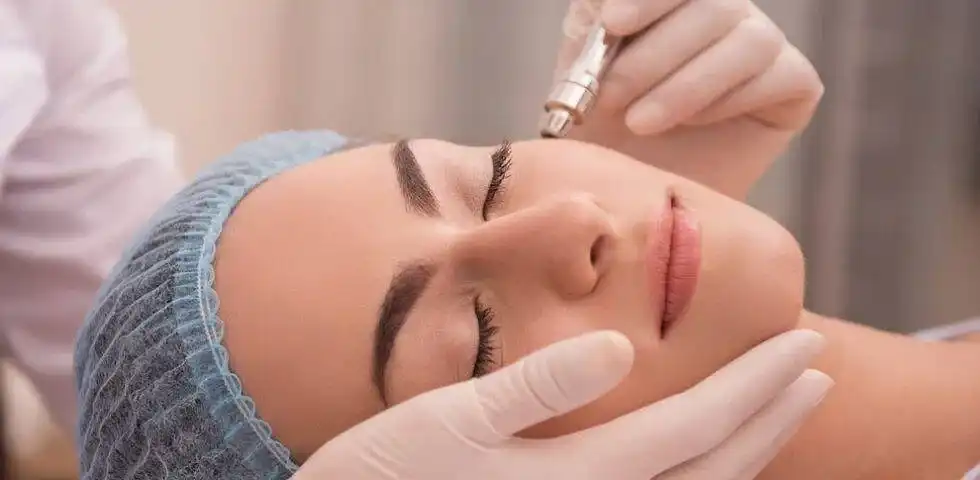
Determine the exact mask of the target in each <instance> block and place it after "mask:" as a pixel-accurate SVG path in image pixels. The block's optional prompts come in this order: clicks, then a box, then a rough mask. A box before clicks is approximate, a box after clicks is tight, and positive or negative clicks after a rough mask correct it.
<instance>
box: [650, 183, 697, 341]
mask: <svg viewBox="0 0 980 480" xmlns="http://www.w3.org/2000/svg"><path fill="white" fill-rule="evenodd" d="M647 266H648V270H649V274H650V281H651V285H650V289H651V292H652V293H653V295H651V298H652V299H653V302H654V308H655V309H656V311H657V312H658V313H660V337H661V338H664V337H665V336H666V335H667V334H668V333H669V332H670V331H671V330H672V329H673V328H674V327H676V326H677V324H678V323H679V322H680V321H681V319H683V318H684V313H685V312H686V311H687V308H688V306H689V305H690V303H691V297H693V296H694V290H695V287H696V286H697V282H698V273H699V272H700V270H701V228H700V226H699V225H698V223H697V221H696V219H695V218H694V217H693V216H692V215H691V214H690V212H689V211H688V210H686V209H685V208H684V207H683V205H682V204H681V203H680V199H679V198H678V197H677V196H676V195H675V194H674V193H673V192H671V193H669V194H668V198H667V208H665V209H664V210H663V212H661V214H660V215H659V216H658V217H657V218H656V219H655V220H654V222H653V225H652V226H651V231H650V237H649V245H648V255H647Z"/></svg>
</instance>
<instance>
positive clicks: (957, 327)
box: [915, 317, 980, 480]
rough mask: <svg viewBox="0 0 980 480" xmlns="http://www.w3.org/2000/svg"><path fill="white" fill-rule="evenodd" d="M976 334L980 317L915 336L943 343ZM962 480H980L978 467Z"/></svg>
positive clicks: (924, 331) (978, 454) (978, 330)
mask: <svg viewBox="0 0 980 480" xmlns="http://www.w3.org/2000/svg"><path fill="white" fill-rule="evenodd" d="M978 332H980V317H978V318H974V319H970V320H965V321H962V322H957V323H951V324H949V325H941V326H938V327H934V328H930V329H927V330H922V331H919V332H916V333H915V336H916V337H918V338H921V339H923V340H930V341H943V340H952V339H954V338H956V337H962V336H963V335H968V334H971V333H978ZM978 408H980V406H978ZM977 457H980V452H977ZM963 480H980V465H977V466H976V467H973V470H970V471H969V472H967V473H966V475H964V476H963Z"/></svg>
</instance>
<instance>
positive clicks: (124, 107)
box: [0, 0, 180, 428]
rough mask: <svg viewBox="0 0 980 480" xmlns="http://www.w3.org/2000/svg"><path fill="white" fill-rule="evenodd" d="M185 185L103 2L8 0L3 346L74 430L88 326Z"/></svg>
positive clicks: (2, 111)
mask: <svg viewBox="0 0 980 480" xmlns="http://www.w3.org/2000/svg"><path fill="white" fill-rule="evenodd" d="M179 185H180V175H179V173H178V169H177V168H176V165H175V163H174V160H173V149H172V141H171V139H170V138H169V137H166V136H162V135H159V134H158V133H157V132H154V131H153V130H152V129H151V127H150V125H149V122H148V121H147V119H146V117H145V115H144V112H143V109H142V107H141V106H140V103H139V101H138V100H137V98H136V95H135V92H134V90H133V86H132V83H131V78H130V69H129V63H128V58H127V52H126V41H125V37H124V34H123V31H122V28H121V26H120V24H119V21H118V18H117V17H116V15H115V14H114V12H113V11H112V10H111V9H110V8H109V6H108V5H106V4H105V3H103V2H101V1H98V0H0V342H2V344H3V349H4V351H3V352H2V353H3V355H4V356H6V357H10V358H12V359H13V361H14V363H15V364H16V365H17V366H18V367H19V368H20V369H21V370H23V372H24V373H25V374H26V375H28V377H29V378H30V379H31V381H32V382H33V383H34V385H35V386H36V387H37V388H38V390H39V391H40V392H41V395H42V396H43V398H44V399H45V403H46V404H47V405H48V407H49V408H50V409H51V410H52V412H53V413H54V416H55V417H56V420H57V421H58V423H60V424H61V425H62V426H64V427H72V428H73V426H74V421H75V420H74V417H75V397H76V394H75V389H74V372H73V369H72V356H73V343H74V339H75V334H76V330H77V328H78V327H79V325H80V324H81V322H82V320H83V318H84V316H85V313H86V311H87V310H88V308H89V307H90V303H91V301H92V300H93V297H94V295H95V292H96V290H97V289H98V287H99V285H100V284H101V282H102V280H103V277H104V276H105V275H106V274H107V273H108V271H109V269H110V268H111V267H112V265H113V264H114V262H115V260H116V258H117V256H118V255H119V253H120V252H121V250H122V248H123V247H124V245H125V244H126V242H128V240H129V238H130V236H131V235H132V234H133V232H134V231H135V230H136V229H137V228H139V227H140V226H141V224H142V223H143V221H144V220H145V219H146V218H147V217H148V216H149V215H150V214H151V213H152V211H153V210H155V209H156V208H157V206H158V205H159V204H160V203H161V202H162V201H164V200H165V199H166V198H168V197H169V196H170V195H171V193H172V192H173V191H175V189H176V188H177V187H178V186H179Z"/></svg>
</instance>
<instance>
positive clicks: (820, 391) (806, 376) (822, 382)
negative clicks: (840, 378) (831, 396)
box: [798, 368, 836, 405]
mask: <svg viewBox="0 0 980 480" xmlns="http://www.w3.org/2000/svg"><path fill="white" fill-rule="evenodd" d="M798 381H800V382H804V383H806V384H807V388H808V389H809V390H811V391H812V392H813V397H814V401H813V403H814V405H816V404H819V403H820V402H822V401H823V399H824V397H826V396H827V393H828V392H829V391H830V389H831V388H834V385H835V384H836V382H834V379H833V378H830V375H827V374H826V373H823V372H821V371H820V370H815V369H812V368H811V369H807V370H806V371H804V372H803V374H802V375H800V378H799V380H798Z"/></svg>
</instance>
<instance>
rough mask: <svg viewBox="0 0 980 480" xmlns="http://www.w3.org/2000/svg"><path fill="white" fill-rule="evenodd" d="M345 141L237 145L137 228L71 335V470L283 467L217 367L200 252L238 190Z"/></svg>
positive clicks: (253, 475) (208, 252)
mask: <svg viewBox="0 0 980 480" xmlns="http://www.w3.org/2000/svg"><path fill="white" fill-rule="evenodd" d="M348 144H349V143H348V141H347V139H346V138H344V137H343V136H341V135H338V134H336V133H333V132H329V131H322V132H284V133H277V134H273V135H270V136H267V137H265V138H262V139H259V140H256V141H253V142H251V143H247V144H245V145H242V146H241V147H239V148H238V149H237V150H235V151H234V152H233V153H231V154H230V155H228V156H227V157H225V158H223V159H221V160H219V161H218V162H216V163H215V164H213V165H212V166H211V167H209V168H207V169H206V170H204V171H203V172H202V173H201V174H200V175H199V176H198V178H197V179H196V180H194V181H193V182H192V183H191V184H189V185H188V186H187V187H186V188H184V189H183V190H182V191H181V192H179V193H178V194H177V195H176V196H174V198H172V199H171V201H170V202H169V203H168V204H166V205H165V206H164V207H163V208H162V209H161V211H159V212H158V213H157V214H156V215H155V216H154V217H153V218H152V219H151V221H150V223H149V225H148V226H147V228H146V229H145V230H144V231H143V232H142V233H141V234H139V235H138V236H137V238H136V240H135V242H134V243H133V244H132V245H131V246H130V248H129V249H128V251H127V252H126V253H125V254H124V255H123V257H122V259H121V260H120V262H119V263H118V264H117V265H116V267H115V268H114V270H113V272H112V273H111V274H110V276H109V279H108V280H107V281H106V283H105V284H104V285H103V287H102V290H101V291H100V292H99V294H98V297H97V298H96V301H95V305H94V307H93V309H92V311H91V312H90V313H89V315H88V317H87V318H86V321H85V324H84V326H83V328H82V330H81V333H80V335H79V338H78V342H77V344H76V347H75V375H76V380H77V382H78V401H79V422H78V430H77V441H78V447H79V455H80V457H81V475H82V479H84V480H96V479H123V478H127V479H162V478H167V479H286V478H289V477H290V476H291V475H292V473H293V472H294V471H295V470H296V468H297V467H296V464H295V463H294V462H293V460H292V459H291V457H290V454H289V451H288V450H287V449H286V447H285V446H284V445H282V444H281V443H280V442H279V441H277V440H276V439H275V438H274V437H273V436H272V433H271V431H270V428H269V425H268V424H267V423H266V422H264V421H262V419H260V418H259V416H258V414H257V413H256V411H255V405H254V402H253V401H252V399H251V398H249V397H248V395H246V394H245V392H243V391H242V385H241V382H240V381H239V379H238V377H237V376H236V375H235V374H234V373H232V371H231V370H230V369H229V366H228V352H227V350H226V349H225V348H224V346H223V345H222V335H223V326H222V322H221V319H220V318H218V297H217V294H216V293H215V290H214V268H213V267H212V264H213V261H214V255H215V249H216V243H217V240H218V237H219V235H220V234H221V229H222V226H223V225H224V223H225V221H226V220H227V219H228V217H229V215H230V214H231V212H232V210H233V209H234V208H235V205H237V204H238V202H239V201H240V200H241V199H242V197H244V196H245V195H246V194H247V193H248V192H249V191H251V190H252V189H253V188H255V187H256V186H258V185H259V184H261V183H262V182H263V181H265V180H266V179H268V178H270V177H272V176H274V175H276V174H278V173H280V172H282V171H284V170H287V169H289V168H292V167H295V166H297V165H301V164H303V163H307V162H310V161H312V160H315V159H317V158H320V157H322V156H324V155H327V154H330V153H333V152H336V151H338V150H341V149H343V148H345V146H347V145H348Z"/></svg>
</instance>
